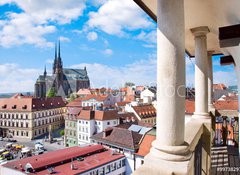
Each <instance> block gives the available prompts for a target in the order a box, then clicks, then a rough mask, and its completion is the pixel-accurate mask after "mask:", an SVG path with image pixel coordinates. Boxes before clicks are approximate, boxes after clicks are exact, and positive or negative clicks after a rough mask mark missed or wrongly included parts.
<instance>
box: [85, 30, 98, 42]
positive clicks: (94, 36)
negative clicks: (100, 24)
mask: <svg viewBox="0 0 240 175" xmlns="http://www.w3.org/2000/svg"><path fill="white" fill-rule="evenodd" d="M97 38H98V35H97V33H96V32H89V33H88V34H87V39H88V40H89V41H95V40H97Z"/></svg>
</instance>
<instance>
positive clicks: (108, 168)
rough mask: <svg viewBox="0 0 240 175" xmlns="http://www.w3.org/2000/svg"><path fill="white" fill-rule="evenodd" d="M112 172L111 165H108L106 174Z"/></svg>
mask: <svg viewBox="0 0 240 175" xmlns="http://www.w3.org/2000/svg"><path fill="white" fill-rule="evenodd" d="M108 173H110V165H107V167H106V174H108Z"/></svg>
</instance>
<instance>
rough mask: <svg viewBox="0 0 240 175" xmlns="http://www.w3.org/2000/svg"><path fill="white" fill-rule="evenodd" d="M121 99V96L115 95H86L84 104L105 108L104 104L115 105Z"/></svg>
mask: <svg viewBox="0 0 240 175" xmlns="http://www.w3.org/2000/svg"><path fill="white" fill-rule="evenodd" d="M120 100H121V97H120V96H114V95H111V94H109V95H86V96H85V97H84V98H82V106H83V107H84V106H92V107H94V109H98V108H103V107H104V106H114V105H115V103H116V102H119V101H120Z"/></svg>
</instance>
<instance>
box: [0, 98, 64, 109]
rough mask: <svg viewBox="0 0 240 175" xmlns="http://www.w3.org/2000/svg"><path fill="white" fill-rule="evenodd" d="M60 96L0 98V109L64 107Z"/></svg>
mask: <svg viewBox="0 0 240 175" xmlns="http://www.w3.org/2000/svg"><path fill="white" fill-rule="evenodd" d="M65 105H66V104H65V102H64V101H63V98H62V97H53V98H34V97H31V96H22V95H19V94H18V95H15V96H13V97H12V98H3V99H0V111H28V112H29V111H38V110H46V109H54V108H60V107H64V106H65Z"/></svg>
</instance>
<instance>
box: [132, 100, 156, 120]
mask: <svg viewBox="0 0 240 175" xmlns="http://www.w3.org/2000/svg"><path fill="white" fill-rule="evenodd" d="M131 112H133V113H134V114H135V115H136V117H137V118H138V120H139V121H142V122H146V123H153V124H155V123H156V115H157V114H156V113H157V111H156V109H155V107H154V106H153V105H151V104H150V105H149V104H148V105H138V106H132V110H131Z"/></svg>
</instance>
